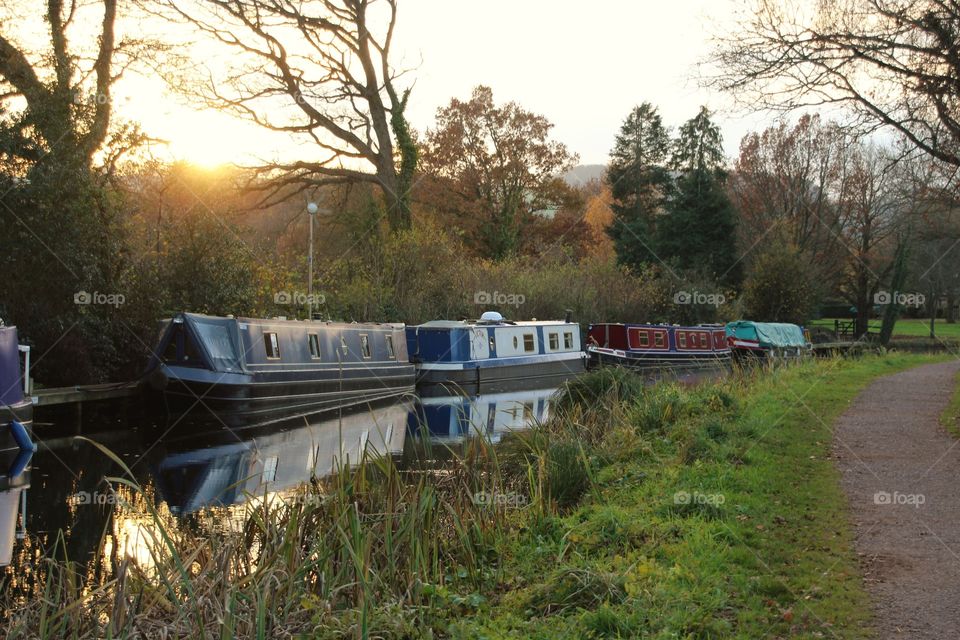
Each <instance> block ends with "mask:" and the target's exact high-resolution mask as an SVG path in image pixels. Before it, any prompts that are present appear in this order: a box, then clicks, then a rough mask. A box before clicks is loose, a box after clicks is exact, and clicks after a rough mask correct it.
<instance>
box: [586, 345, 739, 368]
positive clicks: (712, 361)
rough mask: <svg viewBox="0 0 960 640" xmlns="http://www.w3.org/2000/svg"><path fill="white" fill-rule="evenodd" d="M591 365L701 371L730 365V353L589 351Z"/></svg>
mask: <svg viewBox="0 0 960 640" xmlns="http://www.w3.org/2000/svg"><path fill="white" fill-rule="evenodd" d="M588 355H589V357H590V361H589V365H590V367H591V368H593V367H601V366H621V367H627V368H630V369H664V368H670V369H684V368H690V369H699V368H709V367H726V366H729V364H730V352H729V351H727V352H719V353H718V352H711V353H704V354H696V355H691V354H679V353H642V352H641V353H638V352H634V351H617V350H613V349H589V350H588Z"/></svg>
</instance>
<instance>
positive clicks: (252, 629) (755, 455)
mask: <svg viewBox="0 0 960 640" xmlns="http://www.w3.org/2000/svg"><path fill="white" fill-rule="evenodd" d="M932 361H934V359H933V358H930V357H920V356H903V355H885V356H869V357H864V358H862V359H858V360H840V359H835V360H818V361H811V362H805V363H802V364H798V365H795V366H792V367H789V368H785V369H781V370H775V371H769V370H762V369H757V370H754V371H751V372H748V373H746V374H743V375H740V376H734V377H731V378H730V379H726V380H721V381H715V382H710V383H705V384H702V385H699V386H696V387H692V388H685V387H681V386H678V385H675V384H668V383H661V384H657V385H655V386H652V387H650V386H644V384H643V381H642V379H640V378H638V377H637V376H635V375H632V374H629V373H627V372H625V371H623V370H619V369H603V370H600V371H597V372H593V373H590V374H587V375H585V376H583V377H581V378H579V379H578V380H576V381H573V382H572V383H570V384H569V385H568V386H567V387H565V389H564V390H563V391H562V392H561V395H560V397H559V400H558V406H557V410H556V411H555V412H554V414H553V416H552V417H551V418H550V419H548V420H547V421H545V422H544V423H542V424H538V425H536V426H535V427H534V428H533V429H530V430H529V431H525V432H521V433H517V434H515V435H513V436H511V437H508V438H504V439H503V441H502V442H501V443H500V444H498V445H497V446H493V445H492V444H491V443H489V442H486V441H484V440H482V439H475V440H472V441H470V442H469V443H467V444H466V445H464V446H462V447H458V449H457V451H456V455H454V456H449V455H443V456H439V455H436V456H434V455H430V453H429V448H427V454H426V455H425V456H424V457H426V458H429V460H424V459H421V460H414V461H412V462H410V461H407V463H406V464H404V465H398V464H397V462H396V461H395V460H393V459H391V458H383V459H369V460H362V461H361V462H360V463H359V464H357V465H355V466H353V467H349V468H347V467H344V468H341V469H340V470H339V471H338V472H337V473H336V474H334V475H333V476H332V477H330V478H326V479H323V480H316V481H314V482H312V483H311V485H310V486H307V487H304V488H302V489H300V490H298V491H297V492H296V493H295V494H291V495H286V496H284V498H282V499H280V498H277V497H268V498H264V496H260V497H259V498H257V499H251V500H250V501H249V502H248V503H247V504H246V505H244V509H243V510H242V514H243V517H236V518H233V519H232V520H231V521H230V525H231V526H223V523H222V522H220V523H219V524H218V525H217V526H213V525H211V524H210V521H209V519H206V520H205V519H204V518H203V517H202V516H195V517H192V518H186V519H180V520H174V519H173V518H171V516H170V515H169V513H166V512H163V510H162V509H161V508H160V507H158V506H154V505H155V503H154V501H153V499H152V497H151V496H149V495H148V493H149V492H148V491H146V490H145V489H142V488H141V487H138V486H137V485H136V484H135V483H133V482H131V481H130V480H127V479H124V478H115V479H113V480H112V485H113V487H114V488H115V493H113V494H111V495H112V496H114V497H115V500H116V501H118V503H119V504H118V505H117V506H116V509H117V510H118V512H122V511H124V510H128V511H129V512H130V513H136V514H137V517H136V520H137V540H136V545H135V551H136V552H135V553H129V552H128V553H127V554H123V553H117V552H116V549H112V550H106V549H105V550H104V552H103V554H102V555H103V557H104V558H109V562H106V563H105V565H106V566H104V567H101V568H99V569H98V570H96V571H90V570H85V569H84V568H82V567H80V566H79V565H78V564H77V563H75V562H74V560H75V559H71V558H65V557H64V555H65V554H64V553H63V551H62V550H58V549H54V550H53V551H52V552H51V553H50V554H49V555H50V556H51V558H52V559H49V560H42V561H38V562H36V563H35V564H34V566H33V567H32V568H31V570H30V571H29V572H25V574H24V575H17V574H14V577H13V578H11V577H10V575H9V574H8V576H7V577H6V578H5V581H6V584H2V585H0V587H2V588H0V598H2V599H3V602H2V608H3V613H4V615H3V620H4V622H3V623H0V628H2V630H3V632H4V634H5V636H6V637H12V638H15V637H38V638H53V637H65V636H67V637H76V638H94V637H116V638H119V637H160V636H161V635H162V634H165V635H166V636H167V637H191V638H194V637H195V638H207V637H251V638H273V637H305V638H306V637H309V638H326V637H330V638H334V637H356V638H366V637H386V638H420V637H457V638H461V637H462V638H499V637H515V638H526V637H531V638H583V637H611V638H615V637H641V636H643V637H663V638H668V637H669V638H674V637H696V638H725V637H732V636H735V637H745V638H754V637H764V636H767V635H770V636H775V637H784V636H803V637H818V636H819V635H822V636H825V637H844V638H846V637H849V638H855V637H856V638H858V637H863V636H864V635H865V634H866V633H867V631H868V630H869V627H870V614H869V611H870V609H869V602H868V601H867V596H866V593H865V591H864V589H863V586H862V579H861V577H860V574H859V571H858V567H857V562H856V557H855V554H854V553H853V551H852V545H851V541H852V534H851V528H850V525H849V521H848V518H847V512H846V505H845V501H844V498H843V494H842V492H841V490H840V486H839V482H838V474H837V471H836V470H835V468H834V465H833V462H832V460H831V459H830V447H831V427H830V425H831V422H832V420H833V419H834V418H835V417H836V416H837V415H839V414H840V413H841V412H842V410H843V409H844V408H845V407H846V405H847V404H848V402H849V401H850V400H851V399H852V398H853V397H854V396H855V395H856V394H857V392H859V391H860V390H861V389H862V388H863V387H864V386H865V385H866V384H867V383H868V382H869V381H870V380H872V379H873V378H875V377H877V376H880V375H884V374H887V373H893V372H895V371H898V370H902V369H905V368H907V367H910V366H914V365H917V364H921V363H924V362H932ZM102 454H103V456H104V460H105V461H106V459H107V458H110V457H111V456H112V455H113V454H111V453H110V451H109V450H107V449H106V448H103V450H102ZM110 462H111V463H112V464H113V465H115V467H117V468H120V469H121V470H122V469H123V467H124V463H123V462H122V461H121V460H120V459H119V458H113V459H112V460H111V461H110ZM238 513H239V512H238ZM104 539H105V540H106V536H104ZM128 549H129V548H128ZM27 573H28V574H29V575H26V574H27Z"/></svg>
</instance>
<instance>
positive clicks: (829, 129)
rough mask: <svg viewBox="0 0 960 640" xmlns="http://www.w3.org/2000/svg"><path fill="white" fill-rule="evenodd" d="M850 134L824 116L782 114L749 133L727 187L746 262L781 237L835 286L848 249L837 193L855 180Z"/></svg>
mask: <svg viewBox="0 0 960 640" xmlns="http://www.w3.org/2000/svg"><path fill="white" fill-rule="evenodd" d="M851 142H852V141H851V140H850V139H849V137H848V136H847V135H846V134H845V133H844V132H843V131H842V130H841V129H840V128H839V127H838V126H837V125H836V124H834V123H829V122H827V123H825V122H823V121H822V120H821V119H820V117H819V116H803V117H801V118H800V119H799V120H798V121H797V122H796V123H795V124H793V125H791V124H788V123H786V122H784V121H781V122H779V123H777V124H775V125H773V126H770V127H768V128H767V129H765V130H763V131H761V132H755V133H749V134H747V135H746V136H745V137H744V138H743V140H742V141H741V143H740V155H739V157H738V158H737V160H736V162H735V163H734V167H733V172H732V175H731V177H730V181H729V191H730V194H731V198H732V200H733V203H734V206H735V207H736V209H737V211H738V212H739V237H740V246H741V248H742V251H743V253H744V256H745V260H746V261H747V262H748V263H749V261H750V260H751V259H752V256H753V255H754V254H755V253H756V252H757V251H758V250H759V249H762V248H763V247H764V246H768V245H770V244H774V243H780V244H783V245H786V246H790V247H794V248H795V249H796V250H797V251H798V255H799V256H800V258H801V259H804V260H806V262H807V265H808V267H809V268H810V270H811V272H812V273H814V274H816V275H815V277H816V279H817V280H818V281H819V282H821V283H823V284H824V286H825V287H826V288H828V289H829V288H832V287H834V286H836V284H837V282H838V277H839V274H840V273H841V271H842V267H843V264H844V263H845V261H846V259H847V256H848V253H847V251H846V250H845V249H844V246H843V244H842V242H841V234H842V228H843V220H842V219H841V215H840V211H839V210H838V208H837V200H838V198H839V194H841V193H844V192H845V191H846V190H847V184H848V182H849V180H850V175H849V170H848V167H847V164H846V154H847V153H848V152H847V149H848V145H849V144H850V143H851Z"/></svg>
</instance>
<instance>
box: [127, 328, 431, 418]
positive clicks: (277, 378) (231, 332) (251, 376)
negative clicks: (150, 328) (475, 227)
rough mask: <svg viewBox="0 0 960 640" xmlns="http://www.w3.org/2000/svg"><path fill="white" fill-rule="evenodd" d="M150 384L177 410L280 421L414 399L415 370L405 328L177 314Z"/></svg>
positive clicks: (149, 372)
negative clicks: (402, 398) (384, 401)
mask: <svg viewBox="0 0 960 640" xmlns="http://www.w3.org/2000/svg"><path fill="white" fill-rule="evenodd" d="M144 380H145V382H146V383H147V384H146V387H147V389H148V391H152V392H156V393H157V394H159V396H161V397H162V398H163V399H164V401H165V403H166V404H167V406H168V408H170V409H172V410H174V411H190V410H195V409H203V408H206V409H209V410H210V411H211V412H212V413H214V414H216V415H217V417H218V418H224V419H230V418H231V417H232V416H242V417H243V418H244V419H247V418H249V417H258V418H259V417H263V418H266V417H268V416H275V417H276V418H277V419H282V418H286V417H290V416H294V415H308V414H310V413H316V412H319V411H323V410H326V409H330V408H335V407H341V406H347V405H351V404H358V403H363V402H371V401H375V400H379V399H383V398H387V397H392V396H396V395H399V394H403V393H407V392H410V391H412V390H413V381H414V367H413V365H411V364H410V363H409V361H408V358H407V349H406V342H405V341H404V331H403V325H396V324H356V323H335V322H321V321H298V320H285V319H255V318H223V317H215V316H204V315H199V314H192V313H181V314H179V315H177V316H176V317H174V318H173V319H172V320H170V321H168V322H167V323H166V324H165V326H164V330H163V334H162V335H161V338H160V341H159V343H158V344H157V349H156V351H155V353H154V356H153V358H152V360H151V363H150V365H149V367H148V370H147V373H146V375H145V378H144Z"/></svg>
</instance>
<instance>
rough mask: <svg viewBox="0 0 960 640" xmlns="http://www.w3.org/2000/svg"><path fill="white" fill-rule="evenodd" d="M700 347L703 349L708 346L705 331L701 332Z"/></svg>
mask: <svg viewBox="0 0 960 640" xmlns="http://www.w3.org/2000/svg"><path fill="white" fill-rule="evenodd" d="M700 348H701V349H706V348H707V334H705V333H701V334H700Z"/></svg>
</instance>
